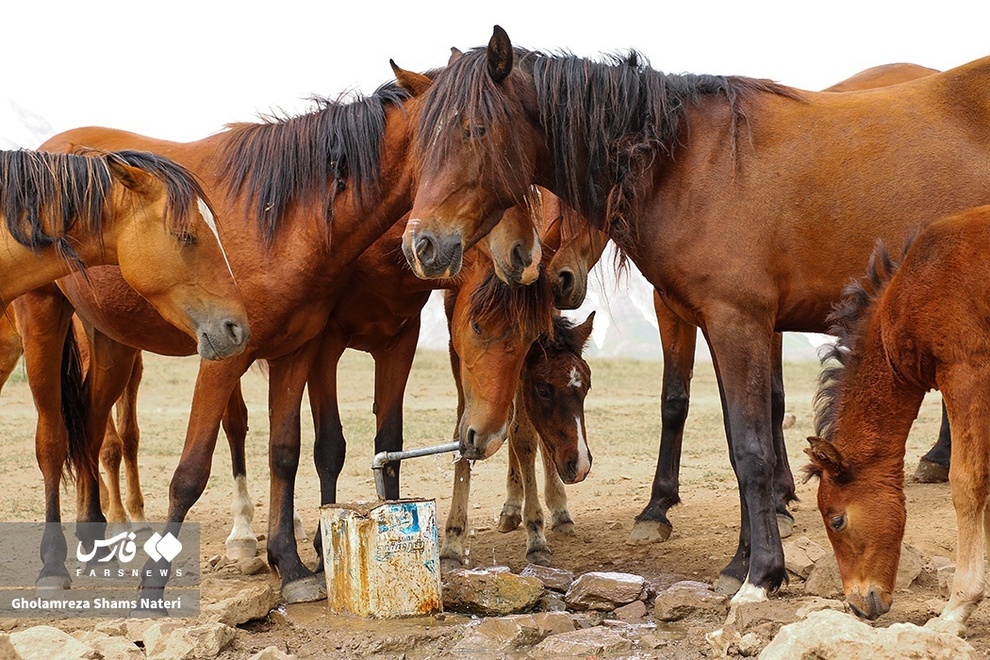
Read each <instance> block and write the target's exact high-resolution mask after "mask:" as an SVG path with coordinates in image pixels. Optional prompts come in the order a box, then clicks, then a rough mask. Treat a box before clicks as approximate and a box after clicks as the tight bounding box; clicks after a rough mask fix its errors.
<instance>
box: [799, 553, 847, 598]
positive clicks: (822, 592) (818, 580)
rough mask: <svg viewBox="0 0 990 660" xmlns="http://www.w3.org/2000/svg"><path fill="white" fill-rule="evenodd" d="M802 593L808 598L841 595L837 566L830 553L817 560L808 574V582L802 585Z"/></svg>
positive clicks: (840, 578)
mask: <svg viewBox="0 0 990 660" xmlns="http://www.w3.org/2000/svg"><path fill="white" fill-rule="evenodd" d="M804 593H806V594H808V595H809V596H822V597H824V598H835V597H836V596H842V595H843V591H842V576H841V575H839V564H838V563H837V562H836V561H835V555H833V554H832V553H831V552H829V553H828V554H826V555H825V556H824V557H822V558H821V559H819V560H818V561H817V562H816V563H815V566H814V568H812V569H811V573H809V574H808V581H807V582H805V583H804Z"/></svg>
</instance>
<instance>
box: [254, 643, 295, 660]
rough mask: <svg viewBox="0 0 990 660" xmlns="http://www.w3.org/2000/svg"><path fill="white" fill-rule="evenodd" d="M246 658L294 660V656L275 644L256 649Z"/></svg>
mask: <svg viewBox="0 0 990 660" xmlns="http://www.w3.org/2000/svg"><path fill="white" fill-rule="evenodd" d="M248 660H296V656H294V655H292V654H291V653H286V652H285V651H283V650H282V649H280V648H279V647H277V646H269V647H267V648H264V649H262V650H260V651H258V652H257V653H255V654H254V655H252V656H251V657H250V658H249V659H248Z"/></svg>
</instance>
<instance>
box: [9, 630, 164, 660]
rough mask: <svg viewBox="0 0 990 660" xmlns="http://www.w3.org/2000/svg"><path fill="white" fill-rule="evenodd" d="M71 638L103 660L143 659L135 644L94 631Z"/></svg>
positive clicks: (86, 631) (141, 652)
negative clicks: (87, 646)
mask: <svg viewBox="0 0 990 660" xmlns="http://www.w3.org/2000/svg"><path fill="white" fill-rule="evenodd" d="M72 636H73V637H75V638H76V639H78V640H79V641H80V642H83V643H84V644H87V645H89V646H90V647H91V648H92V649H93V650H95V651H97V652H99V653H100V654H101V655H102V656H103V657H104V658H113V660H128V659H130V660H142V659H143V658H144V651H142V650H141V648H140V647H139V646H138V645H137V644H134V643H133V642H130V641H128V640H126V639H124V638H123V637H114V636H111V635H108V634H106V633H102V632H97V631H95V630H77V631H76V632H74V633H72ZM0 657H2V656H0Z"/></svg>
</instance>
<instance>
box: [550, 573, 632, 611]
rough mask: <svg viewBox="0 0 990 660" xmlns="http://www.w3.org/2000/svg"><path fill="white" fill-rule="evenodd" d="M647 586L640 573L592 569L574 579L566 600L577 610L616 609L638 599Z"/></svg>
mask: <svg viewBox="0 0 990 660" xmlns="http://www.w3.org/2000/svg"><path fill="white" fill-rule="evenodd" d="M645 586H646V580H644V579H643V578H642V577H641V576H639V575H633V574H631V573H611V572H604V571H592V572H590V573H585V574H584V575H581V576H578V578H577V579H576V580H574V583H573V584H571V587H570V589H568V590H567V593H566V594H565V595H564V602H566V603H567V605H568V607H572V608H574V609H576V610H606V611H607V610H614V609H615V608H616V607H618V606H620V605H625V604H627V603H631V602H633V601H634V600H637V599H638V598H639V596H640V594H642V593H643V588H644V587H645Z"/></svg>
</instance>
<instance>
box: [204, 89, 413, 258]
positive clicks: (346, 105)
mask: <svg viewBox="0 0 990 660" xmlns="http://www.w3.org/2000/svg"><path fill="white" fill-rule="evenodd" d="M408 97H409V95H408V93H407V92H406V91H405V90H403V89H402V88H401V87H399V86H398V84H397V83H395V82H389V83H386V84H384V85H382V86H381V87H379V88H378V89H377V90H375V92H374V93H373V94H372V95H371V96H366V97H363V96H356V97H341V98H338V99H336V100H331V99H325V98H318V97H314V99H313V100H314V101H315V102H316V103H317V109H316V110H315V111H313V112H311V113H309V114H305V115H300V116H298V117H289V118H275V117H266V118H265V119H264V120H263V121H262V122H261V123H256V124H233V125H231V126H230V127H229V128H230V139H229V141H228V142H227V143H226V145H225V146H224V148H223V151H222V153H221V159H222V164H221V174H222V176H224V178H226V179H227V180H229V181H230V182H231V187H230V196H231V198H233V197H234V196H236V195H238V194H239V193H241V192H242V191H246V194H247V195H248V198H249V204H252V205H253V206H254V213H255V216H256V218H257V221H258V223H259V224H260V226H261V228H262V229H263V233H264V236H265V240H266V241H267V242H268V243H269V244H271V242H272V240H273V239H274V236H275V233H276V231H277V230H278V227H279V225H280V224H281V222H282V220H283V218H284V217H285V214H286V212H287V209H288V207H289V205H290V204H292V203H307V202H311V201H315V200H322V202H323V215H324V218H325V219H326V222H327V223H328V224H329V223H330V222H331V221H332V220H333V200H334V196H335V195H336V193H337V192H338V191H340V190H342V189H343V185H344V183H345V181H346V182H348V183H349V184H350V185H351V186H354V188H355V190H356V193H357V195H358V198H359V199H360V200H365V199H371V198H373V197H374V196H375V195H376V194H377V193H378V177H379V161H380V156H381V147H382V144H381V142H382V138H383V136H384V132H385V110H386V108H387V107H388V106H390V105H399V104H401V103H402V102H404V101H405V100H406V99H407V98H408Z"/></svg>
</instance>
